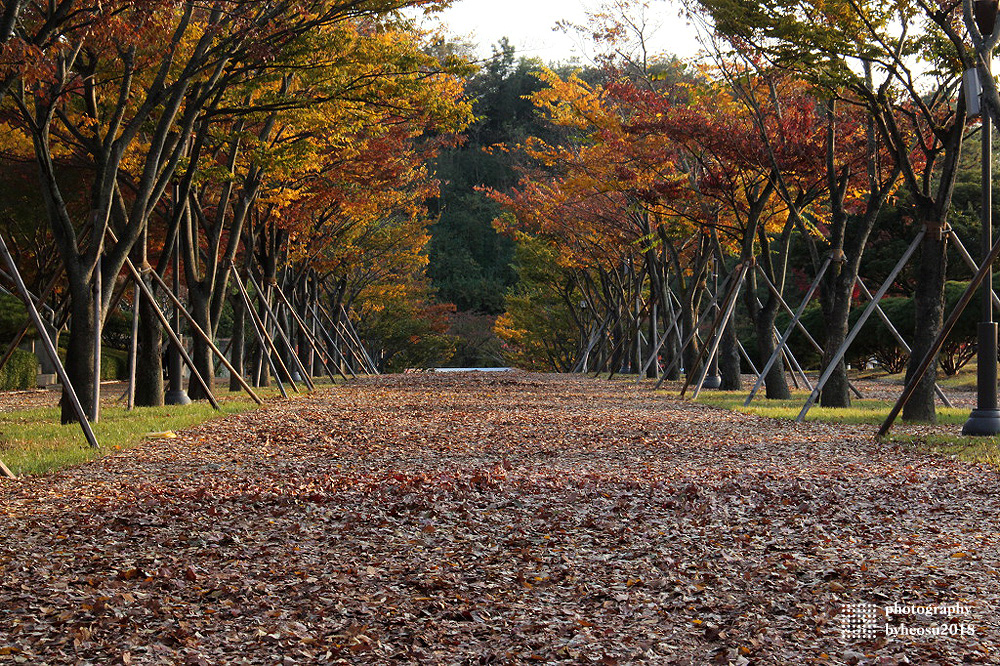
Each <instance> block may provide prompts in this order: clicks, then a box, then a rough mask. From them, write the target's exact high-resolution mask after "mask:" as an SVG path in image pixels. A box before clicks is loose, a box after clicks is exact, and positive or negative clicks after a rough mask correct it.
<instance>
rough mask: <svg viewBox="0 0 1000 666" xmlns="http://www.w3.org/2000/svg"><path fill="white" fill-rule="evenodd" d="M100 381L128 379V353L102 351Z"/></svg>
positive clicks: (113, 350) (111, 350)
mask: <svg viewBox="0 0 1000 666" xmlns="http://www.w3.org/2000/svg"><path fill="white" fill-rule="evenodd" d="M101 379H110V380H116V381H117V380H125V379H128V353H127V352H123V351H120V350H118V349H108V348H104V349H102V350H101Z"/></svg>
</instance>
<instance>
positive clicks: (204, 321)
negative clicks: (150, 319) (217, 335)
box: [188, 285, 215, 400]
mask: <svg viewBox="0 0 1000 666" xmlns="http://www.w3.org/2000/svg"><path fill="white" fill-rule="evenodd" d="M188 300H189V301H190V304H189V307H190V308H191V309H190V312H191V316H192V317H193V318H194V320H195V322H196V323H197V324H198V326H200V327H201V330H203V331H205V332H207V333H208V335H212V328H213V327H212V322H211V317H210V315H209V299H208V297H207V296H206V295H205V293H204V292H203V290H202V289H201V287H200V285H198V286H195V285H189V286H188ZM191 334H192V335H191V343H192V345H191V361H192V362H193V363H194V367H195V368H197V369H198V374H200V375H201V377H202V379H204V380H205V383H206V384H208V388H209V390H210V391H212V392H213V393H214V392H215V363H214V360H215V359H214V358H213V357H212V353H213V352H212V349H211V347H209V346H208V343H206V342H205V340H203V339H202V338H201V336H200V335H198V334H197V332H196V331H194V330H192V331H191ZM188 395H189V396H190V397H191V399H192V400H207V399H208V396H207V395H205V391H204V389H202V388H201V384H200V383H199V382H198V380H197V379H195V377H194V373H192V374H191V377H190V379H189V380H188Z"/></svg>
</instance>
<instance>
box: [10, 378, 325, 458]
mask: <svg viewBox="0 0 1000 666" xmlns="http://www.w3.org/2000/svg"><path fill="white" fill-rule="evenodd" d="M313 381H314V382H315V383H316V387H317V388H322V387H323V386H330V385H331V382H330V380H329V378H317V379H314V380H313ZM220 384H222V382H221V381H220ZM286 390H287V391H288V393H289V396H290V397H294V396H295V393H293V392H292V390H291V388H290V387H288V386H287V385H286ZM299 390H300V391H301V392H302V393H301V394H305V386H304V385H302V384H300V385H299ZM254 392H255V393H257V395H258V396H259V397H261V398H262V399H265V400H267V399H273V398H280V397H281V394H280V393H279V392H278V389H277V387H275V386H274V384H273V382H272V385H271V386H269V387H265V388H257V389H254ZM216 397H217V398H218V400H219V403H220V406H221V410H219V411H216V410H215V409H213V408H212V406H211V405H210V404H209V403H208V402H207V401H197V402H194V403H192V404H190V405H183V406H180V405H171V406H166V407H137V408H136V409H134V410H132V411H131V412H129V411H128V410H126V409H125V407H124V406H102V407H101V418H100V420H99V422H98V423H95V424H92V425H93V429H94V434H95V435H96V437H97V441H98V442H99V443H100V445H101V448H99V449H92V448H90V447H89V446H87V441H86V439H85V438H84V435H83V431H82V430H81V428H80V425H79V424H76V423H71V424H68V425H61V424H60V423H59V413H60V410H59V408H58V407H46V408H41V409H26V410H19V411H14V412H7V413H0V460H3V462H4V464H6V465H7V467H8V468H10V470H11V471H12V472H14V474H17V475H18V476H21V475H24V474H27V475H36V474H47V473H50V472H53V471H56V470H59V469H63V468H65V467H69V466H71V465H78V464H80V463H83V462H87V461H88V460H93V459H95V458H97V457H100V456H102V455H106V454H108V453H115V452H118V451H121V450H123V449H127V448H130V447H133V446H135V445H137V444H139V443H140V442H142V441H143V440H145V439H146V438H147V435H148V434H149V433H151V432H162V431H166V430H183V429H185V428H190V427H192V426H195V425H198V424H200V423H204V422H205V421H209V420H211V419H215V418H221V417H224V416H228V415H231V414H239V413H242V412H246V411H250V410H252V409H254V408H256V406H257V405H256V403H254V402H253V401H252V400H250V397H249V396H247V395H246V394H245V393H243V392H232V393H230V392H229V391H227V390H226V389H225V387H223V386H219V387H218V388H217V391H216Z"/></svg>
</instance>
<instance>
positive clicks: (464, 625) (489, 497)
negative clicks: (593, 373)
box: [0, 373, 1000, 665]
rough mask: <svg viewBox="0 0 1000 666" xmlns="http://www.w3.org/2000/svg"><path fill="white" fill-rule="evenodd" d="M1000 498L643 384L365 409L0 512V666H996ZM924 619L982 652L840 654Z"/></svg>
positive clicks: (390, 380)
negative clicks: (848, 637) (850, 611)
mask: <svg viewBox="0 0 1000 666" xmlns="http://www.w3.org/2000/svg"><path fill="white" fill-rule="evenodd" d="M195 443H197V446H194V444H195ZM996 482H997V475H996V474H995V473H994V472H993V471H991V470H987V469H980V468H976V467H971V466H967V465H962V464H959V463H956V462H954V461H949V460H946V459H943V458H935V457H931V456H922V455H916V454H913V453H910V452H905V451H901V450H896V449H886V448H882V447H878V446H876V445H874V444H872V443H871V442H870V440H869V438H868V433H867V432H866V431H865V430H864V429H863V428H860V427H849V428H845V427H834V426H824V425H818V424H809V425H805V426H798V425H794V424H788V423H780V422H776V421H770V420H767V419H762V418H757V417H750V416H744V415H738V414H731V413H727V412H720V411H718V410H711V409H706V408H703V407H699V406H697V405H692V404H689V403H679V402H675V401H671V400H666V399H663V398H660V397H657V396H654V395H653V394H651V393H649V392H648V391H646V390H645V389H640V388H637V387H634V386H632V385H630V384H628V383H625V382H600V381H590V380H586V379H580V378H574V377H559V376H540V375H528V374H523V373H510V374H506V375H504V376H493V375H491V376H479V375H473V374H449V375H446V376H439V375H406V376H390V377H379V378H371V379H364V380H359V381H356V382H352V383H350V384H348V385H346V386H342V387H339V388H337V389H335V390H333V391H329V392H325V393H321V394H316V395H313V396H308V397H305V398H300V399H297V400H293V401H288V402H282V403H278V404H276V405H273V406H271V407H269V408H267V409H264V410H259V411H257V412H254V413H250V414H244V415H241V416H235V417H232V418H229V419H226V420H224V421H220V422H216V423H213V424H211V425H207V426H204V427H201V428H198V429H194V430H191V431H188V432H185V433H179V437H178V438H177V439H164V440H156V441H150V442H149V443H147V444H146V445H144V446H142V447H140V448H138V449H135V450H132V451H128V452H125V453H123V454H120V455H117V456H115V457H111V458H106V459H103V460H101V461H98V462H95V463H92V464H89V465H85V466H81V467H79V468H76V469H73V470H69V471H66V472H62V473H59V474H56V475H53V476H51V477H46V478H40V479H28V480H24V481H23V482H20V483H18V484H8V485H5V486H3V487H2V489H0V511H2V512H3V517H4V531H5V533H4V539H3V541H2V542H0V663H3V662H5V661H11V662H14V661H16V660H17V659H20V660H22V662H21V663H50V664H57V663H67V664H70V663H73V664H75V663H87V662H89V663H121V664H126V663H135V664H177V663H182V664H184V663H187V664H201V663H204V664H222V663H233V664H274V663H290V664H294V663H350V664H354V663H386V662H406V663H465V664H489V663H515V662H544V663H552V662H566V663H591V664H619V663H620V664H626V663H664V664H685V663H688V664H705V663H720V664H745V665H749V664H787V663H828V664H843V663H851V662H850V659H854V658H855V655H858V654H860V655H861V657H857V659H858V661H856V662H854V663H861V664H872V663H883V662H882V661H878V660H883V659H884V660H886V661H884V663H904V662H901V661H899V657H898V656H897V655H898V654H900V653H905V654H906V655H909V658H910V659H911V660H912V663H960V662H961V661H963V660H966V661H971V662H978V663H996V656H995V653H996V650H997V645H996V643H997V637H998V627H997V618H996V614H995V613H994V612H993V611H992V609H993V608H994V607H995V604H996V601H997V599H996V597H997V592H996V590H997V589H998V585H997V583H998V582H1000V581H998V580H997V579H998V573H997V570H998V560H1000V556H998V552H1000V543H998V541H1000V536H998V529H997V528H998V516H1000V506H998V504H1000V502H998V500H997V498H996V497H995V492H994V489H995V487H996ZM907 600H909V601H912V602H921V603H924V604H931V603H938V602H941V603H948V602H955V601H958V600H961V601H962V602H963V603H966V604H967V605H970V606H972V607H973V608H974V611H973V612H974V613H975V616H974V618H973V621H974V622H976V623H977V626H978V627H979V631H978V632H977V634H976V635H975V636H974V637H935V638H912V637H908V638H905V639H899V640H893V641H882V642H881V643H877V642H876V643H870V644H866V643H862V642H851V641H845V640H844V639H842V638H841V636H840V632H839V621H838V613H839V611H840V609H841V607H842V606H843V604H846V603H876V604H886V603H887V604H891V603H893V602H894V601H899V602H901V603H902V602H904V601H907Z"/></svg>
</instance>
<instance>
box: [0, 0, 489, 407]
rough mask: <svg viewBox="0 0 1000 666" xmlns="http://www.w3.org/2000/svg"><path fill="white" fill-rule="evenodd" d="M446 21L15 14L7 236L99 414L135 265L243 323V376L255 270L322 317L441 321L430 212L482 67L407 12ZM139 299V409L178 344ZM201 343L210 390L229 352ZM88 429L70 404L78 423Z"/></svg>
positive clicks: (171, 7)
mask: <svg viewBox="0 0 1000 666" xmlns="http://www.w3.org/2000/svg"><path fill="white" fill-rule="evenodd" d="M437 6H438V3H436V2H432V1H431V0H335V1H332V2H331V1H307V2H294V3H292V2H278V3H273V2H256V1H250V0H214V1H211V2H207V3H206V2H160V1H158V0H152V1H149V2H114V1H112V2H108V1H106V0H101V1H100V2H86V1H83V2H81V1H79V0H63V1H61V2H54V3H28V2H24V1H23V0H18V1H11V2H4V3H3V10H4V11H3V18H2V22H0V40H2V51H0V113H2V116H0V121H2V123H3V126H4V130H3V139H2V140H0V141H2V145H0V149H2V159H3V169H4V171H5V172H6V173H8V174H10V175H9V176H8V177H7V178H6V180H7V183H6V184H7V186H8V187H7V191H8V192H10V194H11V196H10V198H9V203H8V204H7V205H6V206H5V211H4V212H5V215H6V218H7V219H6V220H5V221H4V225H3V226H4V233H5V235H6V236H8V238H9V239H12V240H13V241H14V243H13V245H14V247H15V249H16V255H17V257H16V258H17V261H18V264H19V265H20V266H21V267H22V270H23V271H24V272H25V274H26V277H27V278H28V282H29V286H30V288H31V289H32V291H33V292H34V293H36V294H40V295H42V298H43V299H44V298H48V294H49V293H51V292H53V291H54V292H55V294H56V298H55V299H54V300H53V303H54V304H56V305H58V306H59V307H56V308H55V312H56V319H55V323H56V325H57V326H58V325H60V324H61V323H62V322H65V321H67V320H68V322H69V336H68V343H67V353H66V359H67V360H66V366H67V371H68V373H69V376H70V378H71V381H72V385H73V386H74V387H75V389H76V391H77V392H78V393H79V394H80V396H81V401H82V402H83V403H84V404H89V401H90V399H91V398H92V397H93V396H94V394H95V390H96V382H97V381H98V379H99V378H98V377H97V376H96V372H95V358H94V355H95V342H96V340H97V338H98V337H99V336H100V335H101V332H102V330H103V329H104V326H105V324H106V322H107V321H108V318H109V316H110V315H111V313H112V312H114V311H115V310H116V309H117V307H118V306H119V304H122V303H124V307H125V308H126V309H128V308H129V307H130V306H129V305H128V304H129V301H130V299H131V296H130V293H126V291H125V289H124V288H123V287H124V279H125V277H126V276H127V275H128V272H127V270H126V269H127V268H128V265H127V264H128V263H129V262H131V264H132V265H134V266H135V267H138V268H139V270H140V272H141V273H142V276H143V277H142V279H143V281H144V282H146V286H147V287H148V288H150V289H151V290H153V291H154V292H156V293H159V294H160V295H161V296H162V295H163V292H162V291H159V290H160V289H161V287H160V286H159V280H156V279H155V278H154V277H153V276H152V275H151V272H154V271H155V272H156V273H157V274H158V275H159V277H161V278H162V277H165V276H168V274H169V273H171V272H172V271H177V272H179V277H183V285H184V288H183V289H182V290H181V293H182V296H183V297H184V299H185V302H186V305H187V307H188V309H189V310H190V312H191V314H192V316H193V318H194V320H195V321H196V323H197V325H198V326H199V327H200V328H201V329H203V330H204V331H206V332H207V333H208V338H215V337H216V336H217V334H218V331H219V327H220V323H221V322H222V321H223V318H224V315H225V316H227V317H228V316H232V317H233V318H234V319H235V322H234V324H233V326H232V332H233V336H234V340H233V342H232V344H231V346H230V349H231V352H230V354H231V357H232V364H233V366H234V367H235V368H236V369H237V370H238V371H240V372H242V370H243V361H244V358H245V354H246V346H245V345H244V344H243V341H242V332H243V330H244V326H245V324H244V319H243V318H244V316H246V313H245V312H244V309H243V308H242V307H239V306H236V307H233V306H232V304H233V303H234V302H235V303H237V304H238V303H239V302H240V301H238V300H236V301H233V300H232V299H233V298H236V299H239V294H238V293H237V291H236V290H235V288H234V286H233V284H232V276H233V273H234V272H236V271H239V272H240V273H242V274H243V275H244V276H245V277H249V276H253V277H254V278H255V280H256V281H258V283H259V284H260V285H263V286H262V287H261V289H262V290H266V291H268V292H270V290H272V289H273V288H278V289H281V290H282V293H283V294H287V295H288V297H290V298H292V299H294V300H295V302H296V303H299V304H301V307H305V306H306V304H307V303H310V302H316V301H318V300H319V299H323V300H324V301H325V302H326V303H327V305H329V306H332V311H334V312H339V311H346V310H350V309H351V308H352V307H353V308H354V309H355V310H358V311H361V312H363V313H364V315H365V316H368V317H369V318H372V319H378V318H379V317H380V316H385V317H390V318H391V319H393V320H395V321H398V320H400V319H401V318H405V317H406V316H410V317H412V316H414V314H415V313H416V314H418V315H419V314H421V313H422V312H423V311H431V310H433V309H434V306H433V304H432V303H431V298H430V294H429V292H428V286H427V284H426V280H425V278H424V273H423V269H424V266H425V265H426V253H425V252H424V248H425V246H426V244H427V242H428V239H429V236H428V233H427V226H428V220H427V216H426V201H427V200H428V199H431V198H433V197H435V196H436V195H437V183H436V181H435V180H434V178H433V174H431V173H430V172H429V170H428V166H427V165H428V162H429V161H430V160H431V159H433V157H434V156H435V154H436V153H437V151H438V150H439V149H440V148H441V147H443V146H447V145H449V144H450V143H451V142H453V141H454V140H455V138H454V137H455V134H456V132H458V131H460V130H461V129H462V128H464V127H465V126H466V125H467V124H468V122H469V120H470V118H471V114H470V107H469V105H468V103H467V102H466V101H464V99H463V97H462V80H461V79H462V76H463V75H465V74H467V73H468V69H467V65H466V64H465V63H464V62H462V61H461V60H460V59H458V58H454V57H451V56H448V55H446V54H445V55H439V54H438V50H436V49H435V48H434V45H433V44H432V43H430V42H429V41H428V39H427V37H426V36H424V35H422V34H421V33H419V32H418V31H417V30H415V29H414V27H413V25H412V24H411V23H410V22H408V21H406V20H404V18H403V17H402V15H401V13H400V11H401V10H403V9H423V10H426V11H431V10H433V9H435V8H437ZM39 211H44V213H43V214H42V215H39ZM60 295H63V298H61V299H60V298H59V296H60ZM140 302H141V305H140V307H139V308H138V312H137V313H135V314H136V316H137V317H138V320H139V324H138V325H139V340H140V344H139V355H140V359H139V362H138V368H139V369H140V377H139V381H138V382H137V385H138V394H137V396H136V397H137V402H138V403H139V404H157V403H160V402H162V400H163V381H162V376H163V370H162V362H161V338H162V334H163V331H162V328H161V322H160V320H159V319H158V318H157V316H155V313H154V312H153V311H152V309H151V304H150V303H149V302H148V300H146V301H140ZM383 328H384V329H385V328H387V327H383ZM375 329H376V330H380V329H379V328H378V326H377V325H376V326H375ZM387 335H388V333H387ZM193 341H194V348H193V353H192V357H193V360H194V364H195V366H196V367H197V369H198V370H199V371H200V372H199V374H201V375H202V376H203V377H205V378H206V379H208V381H209V382H211V378H212V377H214V376H215V372H214V367H213V353H212V351H211V348H210V346H209V344H208V342H207V341H206V340H203V339H201V338H199V337H194V339H193ZM191 392H192V394H193V395H192V397H202V395H201V393H202V392H203V390H202V389H201V388H200V387H199V386H197V385H194V384H192V387H191ZM73 418H75V415H74V413H73V412H72V410H71V407H70V405H69V404H68V403H67V402H65V401H64V403H63V420H64V421H67V420H72V419H73Z"/></svg>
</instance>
